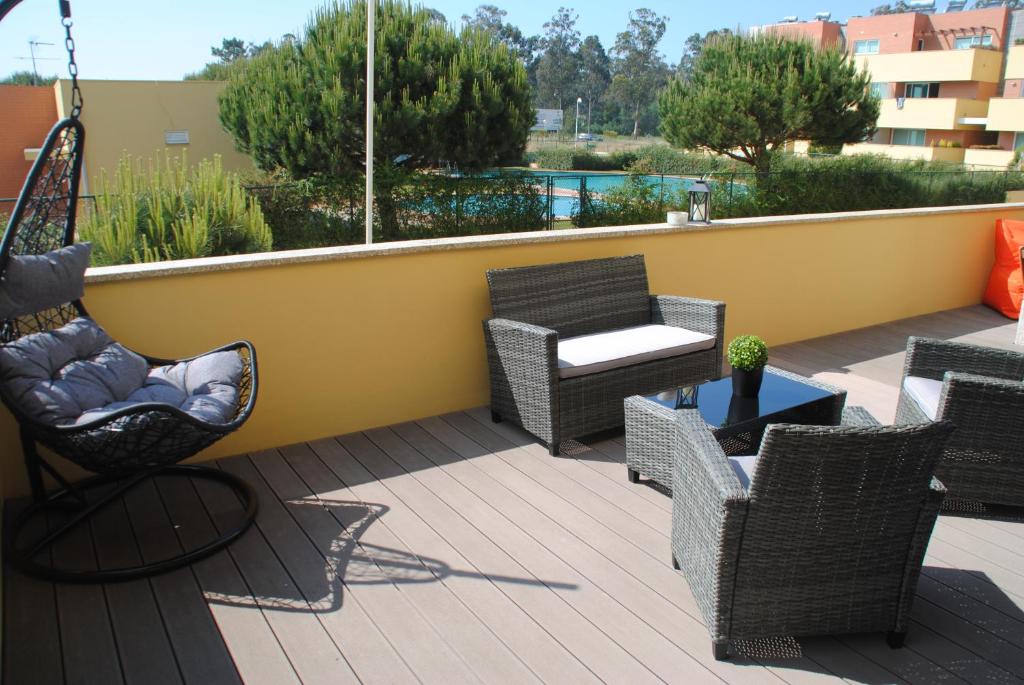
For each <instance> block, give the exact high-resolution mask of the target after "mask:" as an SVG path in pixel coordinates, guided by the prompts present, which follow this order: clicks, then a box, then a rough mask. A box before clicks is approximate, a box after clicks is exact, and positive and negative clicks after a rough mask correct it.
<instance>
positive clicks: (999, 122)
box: [985, 98, 1024, 131]
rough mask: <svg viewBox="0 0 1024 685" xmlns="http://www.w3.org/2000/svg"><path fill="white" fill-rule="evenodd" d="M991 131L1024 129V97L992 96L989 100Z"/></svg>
mask: <svg viewBox="0 0 1024 685" xmlns="http://www.w3.org/2000/svg"><path fill="white" fill-rule="evenodd" d="M985 128H986V129H987V130H989V131H1024V98H992V99H991V100H989V101H988V123H987V124H986V125H985Z"/></svg>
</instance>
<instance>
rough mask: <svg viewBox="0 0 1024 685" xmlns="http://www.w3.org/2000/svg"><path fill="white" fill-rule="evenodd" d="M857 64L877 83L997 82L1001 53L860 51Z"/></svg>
mask: <svg viewBox="0 0 1024 685" xmlns="http://www.w3.org/2000/svg"><path fill="white" fill-rule="evenodd" d="M854 60H855V61H856V63H857V65H858V66H859V67H860V68H861V69H866V70H867V71H868V72H870V73H871V80H872V81H875V82H876V83H907V82H917V81H932V82H934V81H940V82H941V81H983V82H985V83H998V82H999V79H1000V78H1001V76H1002V74H1001V73H1000V72H1001V70H1002V66H1003V55H1002V53H1001V52H997V51H995V50H986V49H983V48H973V49H970V50H927V51H922V52H901V53H895V54H888V55H861V56H858V57H855V58H854Z"/></svg>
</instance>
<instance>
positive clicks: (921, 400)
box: [903, 376, 942, 421]
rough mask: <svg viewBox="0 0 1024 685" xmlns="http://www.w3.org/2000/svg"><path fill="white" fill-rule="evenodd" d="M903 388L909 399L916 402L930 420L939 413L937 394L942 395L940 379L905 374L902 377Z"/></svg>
mask: <svg viewBox="0 0 1024 685" xmlns="http://www.w3.org/2000/svg"><path fill="white" fill-rule="evenodd" d="M903 389H904V390H906V391H907V394H908V395H909V396H910V399H912V400H914V402H916V403H917V406H918V407H920V408H921V411H923V412H924V413H925V416H927V417H928V418H929V419H931V420H932V421H934V420H935V417H936V416H937V415H938V413H939V396H940V395H942V381H936V380H932V379H931V378H921V377H920V376H907V377H906V378H904V379H903Z"/></svg>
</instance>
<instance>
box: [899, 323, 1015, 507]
mask: <svg viewBox="0 0 1024 685" xmlns="http://www.w3.org/2000/svg"><path fill="white" fill-rule="evenodd" d="M907 376H919V377H922V378H930V379H932V380H939V381H942V394H941V396H940V398H939V409H938V413H937V414H936V418H937V419H940V420H942V419H945V420H948V421H951V422H952V423H953V424H954V425H956V427H957V431H956V433H955V434H954V435H953V437H952V438H951V439H950V440H949V443H948V444H947V445H946V451H945V453H944V455H943V458H942V462H941V463H940V464H939V467H938V469H937V470H936V476H937V477H938V478H939V480H941V481H942V482H943V484H944V485H945V486H946V488H947V489H948V490H949V496H950V497H951V498H957V499H968V500H976V501H980V502H986V503H990V504H1002V505H1010V506H1024V353H1021V352H1012V351H1008V350H999V349H994V348H987V347H980V346H978V345H968V344H965V343H958V342H950V341H947V340H934V339H930V338H917V337H912V338H910V339H909V340H908V341H907V358H906V363H905V365H904V368H903V377H904V378H906V377H907ZM928 420H929V418H928V416H926V415H925V413H924V412H923V411H922V410H921V408H920V407H919V406H918V404H917V402H915V401H914V400H913V399H912V398H911V397H910V395H909V394H908V393H907V391H906V390H905V389H904V388H903V385H902V384H901V386H900V397H899V402H898V404H897V405H896V423H898V424H911V423H920V422H922V421H928Z"/></svg>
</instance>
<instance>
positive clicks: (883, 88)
mask: <svg viewBox="0 0 1024 685" xmlns="http://www.w3.org/2000/svg"><path fill="white" fill-rule="evenodd" d="M871 94H872V95H874V96H875V97H876V98H887V97H889V84H888V83H872V84H871Z"/></svg>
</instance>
